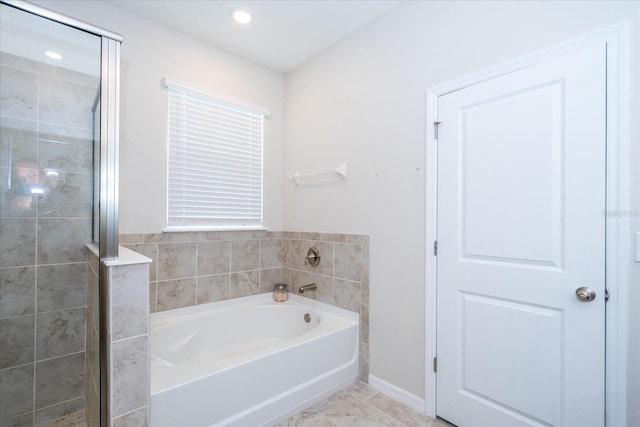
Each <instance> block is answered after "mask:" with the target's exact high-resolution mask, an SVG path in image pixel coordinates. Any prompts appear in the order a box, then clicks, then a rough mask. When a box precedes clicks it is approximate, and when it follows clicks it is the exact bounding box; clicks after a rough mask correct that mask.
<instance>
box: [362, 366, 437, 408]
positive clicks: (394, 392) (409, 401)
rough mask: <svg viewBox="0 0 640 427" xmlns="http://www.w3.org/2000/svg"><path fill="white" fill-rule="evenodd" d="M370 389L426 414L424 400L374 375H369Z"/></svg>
mask: <svg viewBox="0 0 640 427" xmlns="http://www.w3.org/2000/svg"><path fill="white" fill-rule="evenodd" d="M369 387H371V388H372V389H374V390H375V391H379V392H380V393H382V394H384V395H386V396H388V397H390V398H392V399H393V400H396V401H398V402H400V403H402V404H404V405H407V406H408V407H410V408H411V409H414V410H416V411H418V412H420V413H421V414H424V413H425V412H424V399H423V398H421V397H418V396H416V395H415V394H411V393H409V392H408V391H406V390H403V389H401V388H400V387H397V386H395V385H393V384H391V383H388V382H386V381H383V380H381V379H380V378H378V377H374V376H373V375H369Z"/></svg>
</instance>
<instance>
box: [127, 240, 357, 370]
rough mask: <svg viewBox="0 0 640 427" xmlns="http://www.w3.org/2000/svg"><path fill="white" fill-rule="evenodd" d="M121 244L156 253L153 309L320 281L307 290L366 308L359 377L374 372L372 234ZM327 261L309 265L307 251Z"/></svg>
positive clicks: (333, 301) (329, 299) (340, 303)
mask: <svg viewBox="0 0 640 427" xmlns="http://www.w3.org/2000/svg"><path fill="white" fill-rule="evenodd" d="M120 244H121V245H123V246H125V247H127V248H129V249H132V250H134V251H136V252H138V253H140V254H143V255H145V256H147V257H149V258H151V259H152V260H153V262H152V264H151V266H150V277H149V280H150V310H151V312H155V311H163V310H171V309H175V308H180V307H186V306H191V305H196V304H204V303H208V302H215V301H221V300H226V299H230V298H238V297H243V296H248V295H254V294H258V293H263V292H271V291H272V290H273V285H274V284H276V283H278V282H284V283H288V284H289V286H290V291H295V289H297V288H298V287H299V286H301V285H304V284H307V283H312V282H315V283H316V284H317V285H318V289H317V290H316V291H313V292H309V293H306V294H305V295H304V296H307V297H309V298H313V299H317V300H320V301H323V302H326V303H328V304H332V305H335V306H338V307H342V308H345V309H347V310H351V311H355V312H358V313H360V318H361V333H360V354H361V358H360V360H361V367H360V368H361V369H360V376H361V379H362V380H363V381H367V377H368V374H369V363H368V355H369V237H368V236H364V235H355V234H330V233H307V232H288V231H284V232H271V231H220V232H217V231H213V232H184V233H160V234H123V235H120ZM312 246H315V247H317V248H318V250H319V251H320V256H321V257H322V258H321V262H320V265H318V266H316V267H313V266H311V265H305V262H304V260H305V256H306V254H307V250H308V249H309V248H310V247H312Z"/></svg>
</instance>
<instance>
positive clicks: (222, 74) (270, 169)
mask: <svg viewBox="0 0 640 427" xmlns="http://www.w3.org/2000/svg"><path fill="white" fill-rule="evenodd" d="M35 3H37V4H39V5H41V6H43V7H46V8H49V9H51V10H55V11H58V12H60V13H63V14H66V15H69V16H71V17H74V18H76V19H81V20H83V21H86V22H90V23H92V24H93V25H97V26H100V27H103V28H106V29H109V30H111V31H114V32H117V33H119V34H121V35H122V36H123V37H124V42H123V44H122V50H121V98H120V232H122V233H157V232H159V231H160V230H162V228H163V227H164V226H165V217H166V181H167V174H166V164H167V158H166V152H167V148H166V144H167V114H168V113H167V91H166V89H164V88H163V87H162V84H161V82H162V79H163V78H164V77H170V78H173V79H175V80H177V81H180V82H183V83H187V84H189V85H191V86H195V87H198V88H202V89H205V90H208V91H212V92H215V93H219V94H221V95H225V96H227V97H230V98H235V99H239V100H243V101H245V102H247V103H250V104H254V105H258V106H261V107H264V108H266V109H268V110H269V111H270V112H271V117H270V118H268V119H266V120H265V124H264V144H265V147H266V148H265V150H264V156H265V157H264V213H265V216H264V222H265V225H266V226H267V227H269V228H274V229H278V230H279V229H282V173H281V171H282V158H283V154H282V150H283V139H282V127H283V103H284V92H283V76H282V74H280V73H277V72H275V71H271V70H269V69H266V68H264V67H262V66H259V65H255V64H253V63H251V62H248V61H245V60H243V59H240V58H238V57H236V56H234V55H231V54H228V53H226V52H224V51H222V50H220V49H217V48H215V47H212V46H210V45H207V44H205V43H203V42H200V41H198V40H195V39H193V38H190V37H187V36H185V35H183V34H181V33H178V32H176V31H173V30H170V29H169V28H167V27H164V26H162V25H159V24H155V23H153V22H151V21H148V20H145V19H143V18H140V17H138V16H136V15H134V14H131V13H129V12H126V11H124V10H122V9H120V8H118V7H115V6H112V5H110V4H108V3H105V2H103V1H95V0H88V1H76V0H73V1H68V0H67V1H64V0H62V1H58V0H49V1H42V0H39V1H36V2H35Z"/></svg>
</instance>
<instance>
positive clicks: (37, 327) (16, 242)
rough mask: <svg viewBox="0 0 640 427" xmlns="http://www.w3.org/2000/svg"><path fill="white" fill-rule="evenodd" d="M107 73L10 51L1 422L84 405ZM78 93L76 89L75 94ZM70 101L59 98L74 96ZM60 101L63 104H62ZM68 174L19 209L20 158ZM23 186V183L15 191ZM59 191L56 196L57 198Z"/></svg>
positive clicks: (2, 82) (1, 150)
mask: <svg viewBox="0 0 640 427" xmlns="http://www.w3.org/2000/svg"><path fill="white" fill-rule="evenodd" d="M98 83H99V80H98V78H97V77H91V76H87V75H81V74H79V73H75V72H71V71H69V70H65V69H63V68H59V67H55V66H51V65H48V64H44V63H40V62H36V61H31V60H26V59H24V58H20V57H17V56H14V55H9V54H7V53H4V52H2V53H0V234H1V235H2V238H0V425H2V426H3V427H4V426H5V425H35V424H41V423H44V422H47V421H48V420H52V419H57V418H59V417H62V416H64V415H67V414H70V413H73V412H77V411H80V410H83V409H84V375H85V372H84V369H85V363H84V362H85V360H84V359H85V343H86V329H85V324H86V321H87V319H88V317H87V280H86V277H87V273H88V271H89V267H88V265H87V258H86V253H85V249H84V246H85V244H86V243H87V242H89V241H90V240H91V238H90V233H91V214H92V212H91V201H92V194H91V188H92V185H93V176H92V151H91V150H92V126H93V123H92V119H91V117H92V113H91V106H92V104H93V100H94V98H95V95H96V90H97V87H98ZM70 94H71V95H70ZM70 96H71V97H72V98H73V99H72V100H70V102H65V103H64V105H60V103H59V102H57V101H55V100H59V99H63V100H69V97H70ZM52 102H55V104H52ZM25 158H26V159H33V160H36V161H37V162H38V163H39V165H40V167H41V168H43V169H52V170H55V171H57V172H58V174H59V175H58V177H59V180H58V181H57V182H55V183H54V182H53V181H50V182H49V188H50V189H51V193H50V194H51V196H50V197H47V198H40V199H37V200H35V201H33V202H32V204H31V205H30V206H29V207H26V208H25V209H22V210H16V209H15V208H14V207H12V206H11V204H10V198H8V196H7V197H6V196H5V195H6V194H7V191H8V190H9V184H8V182H9V177H10V176H11V172H12V164H11V161H12V160H11V159H13V161H15V160H17V159H25ZM14 190H15V189H14ZM54 195H55V197H53V196H54Z"/></svg>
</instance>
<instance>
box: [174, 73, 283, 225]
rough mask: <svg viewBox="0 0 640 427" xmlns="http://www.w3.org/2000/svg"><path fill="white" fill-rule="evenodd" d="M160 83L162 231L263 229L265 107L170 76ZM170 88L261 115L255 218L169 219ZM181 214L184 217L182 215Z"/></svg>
mask: <svg viewBox="0 0 640 427" xmlns="http://www.w3.org/2000/svg"><path fill="white" fill-rule="evenodd" d="M163 85H164V87H165V88H166V89H167V109H168V110H167V140H166V149H167V169H166V173H167V175H166V177H167V182H166V193H165V194H166V204H165V206H166V211H165V228H164V229H163V231H167V232H171V231H206V230H266V227H265V226H264V194H265V191H264V146H265V120H264V119H265V118H268V117H269V116H270V112H269V110H267V109H265V108H263V107H260V106H256V105H254V104H250V103H247V102H244V101H240V100H237V99H234V98H230V97H228V96H225V95H221V94H218V93H215V92H211V91H207V90H203V89H200V88H196V87H193V86H191V85H187V84H184V83H181V82H178V81H175V80H173V79H170V78H164V79H163ZM172 92H179V93H182V94H184V95H186V96H191V97H194V98H200V100H203V101H206V102H210V103H211V104H212V105H215V106H216V108H220V109H225V110H229V111H231V110H233V111H235V112H240V113H242V114H246V115H247V116H249V115H253V116H258V115H259V116H262V117H261V125H262V126H261V138H260V146H261V150H260V197H259V199H260V209H259V210H260V215H259V219H258V218H256V217H254V218H250V219H249V218H247V221H246V222H244V223H243V222H242V220H238V221H237V222H236V221H223V220H219V219H218V220H216V219H214V218H212V219H209V220H206V219H203V220H202V221H198V222H190V221H188V220H183V222H182V223H178V222H176V221H174V222H173V223H172V222H171V219H172V217H171V216H170V210H171V206H172V205H171V196H170V194H169V193H170V190H171V188H170V182H171V179H172V175H171V163H172V158H171V149H172V147H174V146H175V144H172V140H171V138H172V135H171V126H172V119H175V118H174V117H173V116H172V107H171V102H172V98H171V97H172V96H173V95H175V93H174V94H172ZM183 218H184V217H183Z"/></svg>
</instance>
